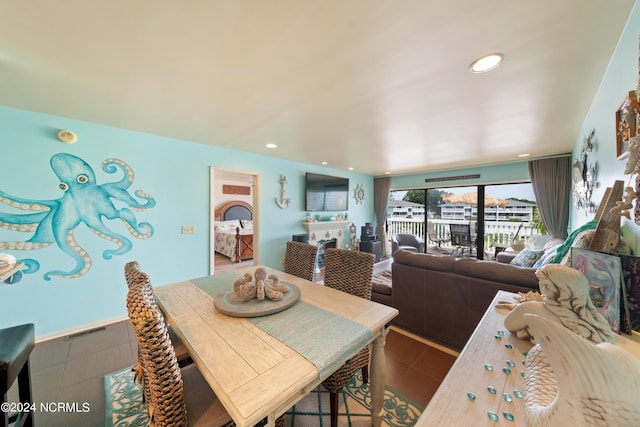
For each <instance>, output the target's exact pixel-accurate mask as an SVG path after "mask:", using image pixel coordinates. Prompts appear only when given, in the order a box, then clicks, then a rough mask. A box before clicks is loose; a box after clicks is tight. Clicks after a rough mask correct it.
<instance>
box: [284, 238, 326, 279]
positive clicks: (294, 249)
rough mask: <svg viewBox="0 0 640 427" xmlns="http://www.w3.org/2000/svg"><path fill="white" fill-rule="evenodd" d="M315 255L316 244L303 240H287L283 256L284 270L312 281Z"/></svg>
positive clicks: (316, 250) (316, 252)
mask: <svg viewBox="0 0 640 427" xmlns="http://www.w3.org/2000/svg"><path fill="white" fill-rule="evenodd" d="M317 255H318V247H317V246H316V245H310V244H308V243H303V242H293V241H291V242H287V251H286V253H285V257H284V272H285V273H287V274H292V275H294V276H297V277H300V278H302V279H306V280H310V281H313V273H314V272H315V269H316V256H317Z"/></svg>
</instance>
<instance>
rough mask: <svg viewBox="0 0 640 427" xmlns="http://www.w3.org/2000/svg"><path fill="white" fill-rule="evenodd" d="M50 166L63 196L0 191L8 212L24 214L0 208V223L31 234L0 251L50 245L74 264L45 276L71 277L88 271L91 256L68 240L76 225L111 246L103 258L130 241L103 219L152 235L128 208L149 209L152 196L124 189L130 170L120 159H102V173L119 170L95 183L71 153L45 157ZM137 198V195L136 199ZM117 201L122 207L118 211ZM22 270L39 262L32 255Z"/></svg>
mask: <svg viewBox="0 0 640 427" xmlns="http://www.w3.org/2000/svg"><path fill="white" fill-rule="evenodd" d="M50 164H51V169H53V172H54V173H55V174H56V176H57V177H58V179H59V181H60V183H59V184H58V187H59V188H60V190H62V191H63V194H62V196H61V197H60V198H58V199H52V200H35V199H28V198H25V197H18V196H13V195H10V194H9V193H6V192H4V191H0V202H1V203H2V204H4V205H6V206H8V207H9V208H11V209H12V210H16V209H17V210H22V211H29V212H30V213H26V214H18V213H6V212H0V227H2V228H4V229H7V230H11V231H17V232H23V233H31V237H30V238H28V239H27V240H25V241H0V251H5V250H6V251H22V250H36V249H42V248H46V247H48V246H51V245H53V244H55V245H57V246H58V248H59V249H60V250H61V251H63V252H64V253H65V254H67V255H69V256H70V257H71V258H72V259H73V260H74V261H75V263H76V265H75V267H74V268H72V269H71V270H69V271H63V270H51V271H47V272H46V273H44V275H43V277H44V279H45V280H51V278H52V277H61V278H64V279H72V278H76V277H80V276H83V275H84V274H86V273H87V272H88V271H89V270H90V269H91V265H92V262H91V256H90V255H89V253H88V252H87V251H86V250H85V249H84V248H82V247H81V246H80V245H79V244H78V242H77V241H76V240H75V238H74V231H75V230H76V228H77V227H79V226H80V225H84V226H86V227H88V228H89V229H90V230H91V231H93V232H94V233H95V234H96V235H98V236H99V237H102V238H103V239H105V240H108V241H109V242H112V243H115V244H116V245H117V248H116V249H108V250H105V251H104V252H103V253H102V257H103V258H104V259H105V260H110V259H111V258H112V257H113V256H114V255H122V254H124V253H126V252H129V250H131V248H132V246H133V245H132V243H131V241H130V240H129V239H128V238H127V237H125V236H122V235H120V234H118V233H116V232H115V231H113V230H112V229H111V228H110V227H109V226H108V225H107V224H105V222H104V219H107V220H114V219H119V220H121V221H122V222H123V223H124V224H125V226H126V227H127V229H128V231H129V233H131V235H132V236H134V237H136V238H138V239H147V238H149V237H151V236H152V235H153V227H152V226H151V224H149V223H147V222H138V220H137V219H136V216H135V215H134V213H133V212H132V211H134V210H135V211H142V210H145V209H150V208H153V207H154V206H155V205H156V201H155V199H154V198H153V197H152V196H151V195H149V194H146V193H144V192H142V191H141V190H137V191H136V192H135V196H136V197H137V199H136V197H134V195H133V194H131V193H130V192H129V187H131V184H133V180H134V173H133V169H131V167H130V166H129V165H128V164H127V163H125V162H124V161H123V160H120V159H115V158H109V159H106V160H104V161H103V162H102V164H101V168H102V170H103V171H104V172H106V173H108V174H115V173H121V174H122V178H121V179H120V180H118V181H111V182H107V183H104V184H98V183H97V180H96V175H95V173H94V171H93V169H92V168H91V166H89V164H88V163H87V162H85V161H84V160H82V159H80V158H79V157H76V156H74V155H71V154H66V153H58V154H55V155H53V156H52V157H51V160H50ZM138 199H141V201H140V200H138ZM114 201H118V202H119V205H122V204H123V203H124V204H125V205H126V207H123V208H121V209H118V208H116V207H115V205H114V203H113V202H114ZM20 261H22V262H24V264H25V266H26V270H25V271H24V273H26V274H30V273H35V272H36V271H38V270H39V269H40V263H39V262H38V261H37V260H35V259H23V260H20Z"/></svg>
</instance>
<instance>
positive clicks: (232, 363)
mask: <svg viewBox="0 0 640 427" xmlns="http://www.w3.org/2000/svg"><path fill="white" fill-rule="evenodd" d="M258 268H264V269H265V270H266V275H267V276H268V277H270V278H269V279H267V282H269V280H271V281H272V282H273V278H277V281H278V283H279V285H280V286H286V287H288V288H289V290H288V291H287V292H286V293H285V294H284V297H283V298H282V300H283V302H284V301H285V300H287V298H295V301H293V300H292V301H290V302H289V303H286V304H284V307H285V308H283V309H281V310H278V311H276V312H272V313H269V312H268V311H266V314H259V313H260V311H258V314H259V315H255V314H252V313H250V311H251V310H249V313H242V309H243V306H242V302H238V301H236V299H233V298H231V297H232V296H234V283H236V282H237V283H242V282H243V280H244V281H247V280H249V279H248V278H247V279H243V277H248V276H245V274H248V275H249V276H250V277H251V279H253V280H254V282H252V283H255V273H256V270H257V269H258ZM261 273H263V272H261ZM260 277H262V276H260ZM239 279H240V281H238V280H239ZM249 284H251V283H249ZM154 292H155V295H156V299H157V302H158V306H159V307H160V309H161V310H162V312H163V314H164V316H165V319H166V321H167V323H168V324H169V325H170V326H171V328H172V329H173V331H174V332H175V334H176V335H177V336H178V337H179V338H180V339H181V340H182V342H183V344H184V345H185V346H186V347H187V349H188V351H189V354H190V356H191V358H192V359H193V360H194V362H195V364H196V365H197V367H198V369H199V370H200V372H201V373H202V375H203V376H204V378H205V379H206V380H207V382H208V383H209V385H210V387H211V389H212V390H213V391H214V393H215V394H216V396H217V397H218V398H219V399H220V401H221V403H222V405H223V406H224V407H225V408H226V410H227V412H228V413H229V415H230V416H231V418H232V419H233V421H234V422H235V423H236V425H238V426H239V427H244V426H254V425H256V424H260V425H268V426H273V425H275V420H276V418H278V417H279V416H280V415H282V414H284V413H285V412H286V411H287V410H289V409H290V408H291V407H292V406H293V405H295V404H296V403H297V402H298V401H299V400H301V399H302V398H303V397H304V396H305V395H307V394H308V393H310V392H311V391H312V390H314V389H315V388H316V387H318V385H320V384H321V383H322V381H323V380H325V379H326V378H327V377H328V376H329V375H331V374H332V373H333V372H335V371H336V370H337V369H338V368H339V367H340V366H342V364H344V363H345V362H346V361H347V360H349V358H351V357H353V356H354V355H355V354H356V353H358V352H359V351H360V350H361V349H362V348H364V347H365V346H367V345H371V363H370V375H369V382H370V390H371V422H372V425H374V426H380V425H381V422H382V416H383V407H382V406H383V400H384V388H385V356H384V346H385V340H386V334H387V332H388V328H389V326H390V323H391V320H392V319H393V318H394V317H396V316H397V315H398V310H396V309H395V308H392V307H388V306H386V305H383V304H379V303H376V302H373V301H370V300H367V299H364V298H360V297H356V296H354V295H351V294H348V293H346V292H342V291H339V290H336V289H332V288H330V287H327V286H324V285H323V284H321V283H315V282H311V281H308V280H305V279H301V278H299V277H296V276H293V275H290V274H286V273H284V272H282V271H279V270H276V269H273V268H269V267H264V266H249V267H242V268H238V269H234V270H232V271H225V272H221V273H216V274H213V275H210V276H205V277H200V278H195V279H190V280H185V281H181V282H177V283H173V284H169V285H163V286H158V287H156V288H154ZM229 301H231V302H229ZM256 301H257V300H254V301H253V303H256ZM227 303H229V304H230V305H231V306H232V307H231V308H233V306H237V307H238V308H239V311H238V313H236V312H234V310H227V308H228V307H227V306H226V305H225V304H227ZM248 303H251V302H248ZM264 303H265V304H264V305H267V306H268V305H269V303H268V301H267V300H265V301H264ZM279 304H281V303H279ZM272 311H273V310H272Z"/></svg>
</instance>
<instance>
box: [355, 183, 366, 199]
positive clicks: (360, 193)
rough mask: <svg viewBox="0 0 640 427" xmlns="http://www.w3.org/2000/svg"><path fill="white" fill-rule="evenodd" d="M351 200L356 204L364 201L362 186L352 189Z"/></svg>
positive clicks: (358, 185)
mask: <svg viewBox="0 0 640 427" xmlns="http://www.w3.org/2000/svg"><path fill="white" fill-rule="evenodd" d="M353 198H354V199H355V200H356V203H359V204H362V202H363V201H364V188H363V187H362V185H360V184H357V185H356V188H354V189H353Z"/></svg>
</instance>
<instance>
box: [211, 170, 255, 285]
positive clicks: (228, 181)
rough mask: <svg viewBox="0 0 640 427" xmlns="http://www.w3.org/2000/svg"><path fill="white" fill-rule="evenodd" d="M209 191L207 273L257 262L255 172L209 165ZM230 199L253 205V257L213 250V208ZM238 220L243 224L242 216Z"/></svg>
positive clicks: (222, 204)
mask: <svg viewBox="0 0 640 427" xmlns="http://www.w3.org/2000/svg"><path fill="white" fill-rule="evenodd" d="M209 192H210V194H209V201H210V202H209V248H210V250H209V274H214V272H220V271H226V270H233V269H236V268H239V267H246V266H247V265H258V264H259V259H260V258H259V248H260V221H259V218H260V216H259V211H260V210H259V203H258V200H259V175H258V174H257V173H255V172H249V171H240V170H235V169H226V168H216V167H213V166H211V167H210V168H209ZM233 202H238V203H239V204H244V205H250V206H251V207H252V208H253V215H252V219H251V225H252V227H253V241H252V245H253V257H252V258H250V259H244V260H241V261H240V262H236V260H235V259H231V257H229V256H226V255H223V252H226V251H222V250H221V251H220V252H218V251H216V227H215V225H216V210H217V209H219V208H220V207H221V206H224V205H227V204H229V203H233ZM241 224H243V225H246V224H247V222H246V220H242V221H241ZM243 232H244V233H250V231H248V230H243ZM221 233H222V232H221ZM220 237H222V236H220ZM229 238H230V237H229ZM218 244H219V243H218Z"/></svg>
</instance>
